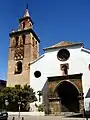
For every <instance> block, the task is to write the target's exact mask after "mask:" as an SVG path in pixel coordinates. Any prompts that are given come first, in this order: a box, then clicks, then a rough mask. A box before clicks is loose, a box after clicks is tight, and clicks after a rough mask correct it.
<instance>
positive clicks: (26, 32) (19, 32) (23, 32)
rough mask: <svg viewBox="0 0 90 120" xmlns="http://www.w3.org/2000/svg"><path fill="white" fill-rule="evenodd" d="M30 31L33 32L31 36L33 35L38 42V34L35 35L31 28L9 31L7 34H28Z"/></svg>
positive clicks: (11, 35)
mask: <svg viewBox="0 0 90 120" xmlns="http://www.w3.org/2000/svg"><path fill="white" fill-rule="evenodd" d="M30 32H31V33H32V34H33V36H35V38H36V39H37V41H38V42H40V40H39V38H38V36H37V35H36V33H35V32H34V31H33V29H31V28H30V29H23V30H21V31H16V32H11V33H9V36H10V37H13V36H17V35H20V34H28V33H30Z"/></svg>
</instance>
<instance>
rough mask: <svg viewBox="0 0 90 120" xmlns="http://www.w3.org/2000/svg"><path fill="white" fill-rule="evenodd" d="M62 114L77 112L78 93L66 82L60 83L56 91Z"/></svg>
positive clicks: (74, 87) (73, 86)
mask: <svg viewBox="0 0 90 120" xmlns="http://www.w3.org/2000/svg"><path fill="white" fill-rule="evenodd" d="M56 91H57V93H58V96H59V98H60V105H61V111H62V112H79V99H78V96H79V91H78V89H77V88H76V86H75V85H73V84H72V83H70V82H68V81H63V82H61V83H60V84H59V85H58V87H57V89H56Z"/></svg>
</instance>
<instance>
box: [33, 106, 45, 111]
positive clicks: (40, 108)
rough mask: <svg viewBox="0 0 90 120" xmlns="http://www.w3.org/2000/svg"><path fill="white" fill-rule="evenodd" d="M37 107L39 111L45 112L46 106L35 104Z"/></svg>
mask: <svg viewBox="0 0 90 120" xmlns="http://www.w3.org/2000/svg"><path fill="white" fill-rule="evenodd" d="M35 106H36V107H37V108H38V111H39V112H40V111H41V112H43V111H44V105H43V104H40V105H37V104H35Z"/></svg>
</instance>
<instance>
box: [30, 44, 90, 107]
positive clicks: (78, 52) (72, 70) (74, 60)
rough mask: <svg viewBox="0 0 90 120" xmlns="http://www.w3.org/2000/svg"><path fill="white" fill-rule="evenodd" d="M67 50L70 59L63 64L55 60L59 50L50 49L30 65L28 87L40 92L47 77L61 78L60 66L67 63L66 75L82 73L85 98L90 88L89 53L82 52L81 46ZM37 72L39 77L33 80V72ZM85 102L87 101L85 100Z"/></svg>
mask: <svg viewBox="0 0 90 120" xmlns="http://www.w3.org/2000/svg"><path fill="white" fill-rule="evenodd" d="M67 49H68V50H69V52H70V58H69V59H68V60H67V61H65V62H61V61H59V60H58V59H57V53H58V51H59V49H52V50H46V51H45V54H44V55H43V56H42V57H41V58H39V59H38V60H36V61H35V62H33V63H32V64H31V66H30V85H31V87H32V88H34V90H35V91H36V92H37V91H39V90H42V88H43V86H44V84H45V82H46V80H47V77H50V76H61V75H62V73H61V70H60V64H63V63H68V64H69V70H68V74H79V73H83V76H82V84H83V92H84V97H85V96H86V94H87V92H88V89H89V88H90V80H89V79H90V71H89V69H88V65H89V64H90V53H89V52H86V51H87V50H86V51H85V50H82V49H83V48H82V47H81V46H74V47H68V48H67ZM37 70H38V71H40V72H41V77H39V78H35V76H34V72H35V71H37ZM37 97H38V96H37ZM85 101H87V100H86V99H85ZM85 105H86V103H85Z"/></svg>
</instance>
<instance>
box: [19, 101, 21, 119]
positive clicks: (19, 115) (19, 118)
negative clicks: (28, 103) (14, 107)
mask: <svg viewBox="0 0 90 120" xmlns="http://www.w3.org/2000/svg"><path fill="white" fill-rule="evenodd" d="M18 105H19V116H18V118H19V120H20V109H21V101H19V102H18Z"/></svg>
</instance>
